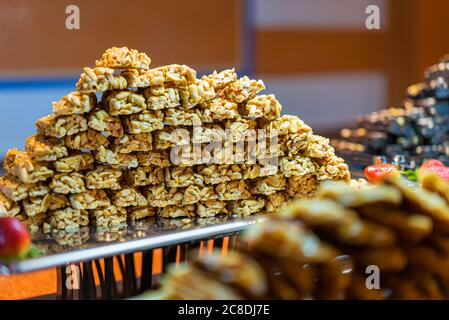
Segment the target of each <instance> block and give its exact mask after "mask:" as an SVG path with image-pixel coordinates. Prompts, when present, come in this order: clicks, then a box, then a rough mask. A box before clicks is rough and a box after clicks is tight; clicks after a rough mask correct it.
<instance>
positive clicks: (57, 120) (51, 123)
mask: <svg viewBox="0 0 449 320" xmlns="http://www.w3.org/2000/svg"><path fill="white" fill-rule="evenodd" d="M36 127H37V132H38V134H39V135H43V136H48V137H54V138H58V139H60V138H63V137H65V136H70V135H72V134H75V133H78V132H82V131H86V130H87V122H86V119H84V118H83V117H82V116H80V115H69V116H56V115H48V116H45V117H42V118H40V119H39V120H37V121H36Z"/></svg>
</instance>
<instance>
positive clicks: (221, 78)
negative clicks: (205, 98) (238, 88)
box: [201, 68, 237, 91]
mask: <svg viewBox="0 0 449 320" xmlns="http://www.w3.org/2000/svg"><path fill="white" fill-rule="evenodd" d="M201 79H203V80H205V81H207V82H209V84H210V85H211V86H212V88H214V89H215V91H219V90H222V89H224V88H225V87H227V86H229V85H230V84H231V83H233V82H235V81H236V80H237V73H235V69H234V68H232V69H226V70H223V71H221V72H218V73H217V71H214V72H213V73H211V74H210V75H207V76H203V77H202V78H201Z"/></svg>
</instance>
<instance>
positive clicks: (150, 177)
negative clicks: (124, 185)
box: [125, 166, 165, 187]
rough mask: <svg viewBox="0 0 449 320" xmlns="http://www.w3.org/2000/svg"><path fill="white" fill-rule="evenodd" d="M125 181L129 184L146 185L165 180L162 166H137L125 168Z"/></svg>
mask: <svg viewBox="0 0 449 320" xmlns="http://www.w3.org/2000/svg"><path fill="white" fill-rule="evenodd" d="M125 178H126V181H127V182H128V184H129V185H131V186H136V187H137V186H148V185H155V184H160V183H163V182H164V180H165V173H164V167H155V166H139V167H137V168H136V169H131V170H127V171H126V173H125Z"/></svg>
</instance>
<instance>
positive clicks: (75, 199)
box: [70, 190, 111, 210]
mask: <svg viewBox="0 0 449 320" xmlns="http://www.w3.org/2000/svg"><path fill="white" fill-rule="evenodd" d="M70 204H71V205H72V208H74V209H82V210H93V209H97V208H99V207H107V206H109V205H110V204H111V201H110V200H109V198H108V195H107V194H106V192H105V191H104V190H88V191H86V192H82V193H76V194H71V195H70Z"/></svg>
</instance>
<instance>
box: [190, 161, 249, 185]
mask: <svg viewBox="0 0 449 320" xmlns="http://www.w3.org/2000/svg"><path fill="white" fill-rule="evenodd" d="M196 171H197V172H198V173H199V174H200V175H201V176H202V177H203V178H204V181H205V182H206V184H209V185H215V184H219V183H222V182H227V181H231V180H241V179H243V175H242V170H241V169H240V167H239V166H238V165H236V164H235V165H227V164H224V165H218V164H211V165H200V166H198V167H197V168H196Z"/></svg>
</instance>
